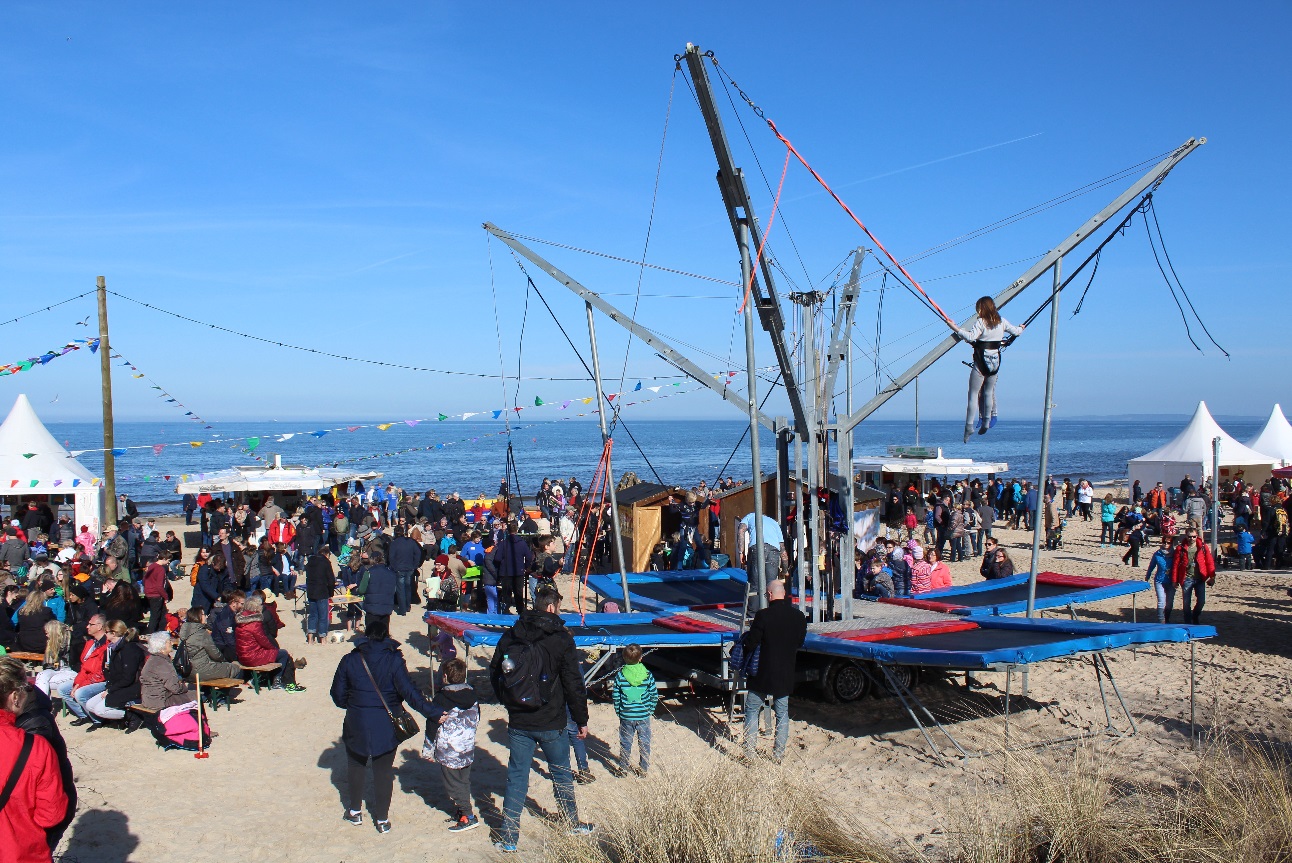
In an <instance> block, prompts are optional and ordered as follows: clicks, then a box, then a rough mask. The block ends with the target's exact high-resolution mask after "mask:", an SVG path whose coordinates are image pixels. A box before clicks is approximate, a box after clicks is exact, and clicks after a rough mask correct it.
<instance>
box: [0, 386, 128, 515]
mask: <svg viewBox="0 0 1292 863" xmlns="http://www.w3.org/2000/svg"><path fill="white" fill-rule="evenodd" d="M51 494H56V495H72V496H73V500H74V501H75V506H76V524H77V527H78V528H79V527H80V526H81V525H86V526H87V527H89V529H90V530H91V532H93V533H94V534H95V535H98V533H99V530H100V528H101V526H102V525H101V522H102V520H103V487H102V485H100V484H99V480H98V479H96V478H95V476H94V474H92V473H90V471H89V470H88V469H87V468H86V467H85V465H83V464H81V463H80V462H79V461H77V460H76V459H74V458H72V456H71V454H70V453H68V451H67V450H65V449H63V447H62V445H61V444H59V442H58V441H57V440H55V439H54V436H53V435H52V434H50V433H49V429H47V428H45V424H44V423H42V422H41V421H40V417H38V416H36V411H35V410H33V409H32V406H31V402H29V401H28V400H27V396H25V395H22V394H19V396H18V398H17V399H16V400H15V401H14V403H13V408H12V409H11V410H10V411H9V416H8V417H7V418H6V419H5V421H4V424H3V425H0V496H2V497H35V498H44V496H46V495H51Z"/></svg>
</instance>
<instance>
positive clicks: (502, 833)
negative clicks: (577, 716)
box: [498, 725, 579, 845]
mask: <svg viewBox="0 0 1292 863" xmlns="http://www.w3.org/2000/svg"><path fill="white" fill-rule="evenodd" d="M507 748H508V749H509V750H510V755H509V756H508V758H507V793H506V795H505V796H504V797H503V803H502V829H500V830H499V831H498V833H499V837H500V839H501V840H502V842H503V844H506V845H515V844H516V840H517V839H519V838H520V811H521V810H522V809H523V808H525V798H526V797H527V796H529V770H530V767H531V766H532V764H533V761H534V751H535V750H536V749H542V750H543V758H544V759H545V760H546V761H547V767H548V770H549V771H550V772H551V774H552V785H553V786H554V789H555V793H556V805H557V806H558V807H559V808H560V810H561V816H562V817H563V818H564V819H565V820H566V821H568V822H569V823H571V824H577V823H578V822H579V810H578V807H577V806H576V805H575V802H574V774H573V773H572V772H571V771H570V737H569V735H568V734H566V733H565V729H564V728H558V729H556V730H555V731H526V730H525V729H523V728H515V727H512V726H510V725H509V726H508V728H507Z"/></svg>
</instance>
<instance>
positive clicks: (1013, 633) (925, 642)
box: [874, 628, 1081, 652]
mask: <svg viewBox="0 0 1292 863" xmlns="http://www.w3.org/2000/svg"><path fill="white" fill-rule="evenodd" d="M1080 637H1081V636H1079V635H1074V634H1073V633H1071V632H1054V631H1048V632H1028V631H1027V630H1024V629H981V628H979V629H962V630H960V631H958V632H935V633H931V634H929V635H912V636H909V637H907V638H891V639H887V638H886V639H884V640H883V641H877V642H874V643H875V644H888V645H892V646H893V647H915V648H919V649H921V650H956V651H960V652H965V651H968V652H975V651H987V650H1002V649H1008V648H1012V647H1035V646H1036V645H1038V644H1057V643H1059V642H1061V641H1071V640H1073V639H1074V638H1080Z"/></svg>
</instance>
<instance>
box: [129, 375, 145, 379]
mask: <svg viewBox="0 0 1292 863" xmlns="http://www.w3.org/2000/svg"><path fill="white" fill-rule="evenodd" d="M130 377H132V378H141V377H143V375H131V376H130Z"/></svg>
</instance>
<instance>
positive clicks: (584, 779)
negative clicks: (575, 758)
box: [574, 770, 597, 785]
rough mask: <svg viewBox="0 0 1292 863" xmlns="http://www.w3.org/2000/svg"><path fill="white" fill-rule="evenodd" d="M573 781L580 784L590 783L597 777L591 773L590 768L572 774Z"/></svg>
mask: <svg viewBox="0 0 1292 863" xmlns="http://www.w3.org/2000/svg"><path fill="white" fill-rule="evenodd" d="M574 781H575V782H577V783H579V784H580V785H591V784H592V783H593V782H596V781H597V777H595V776H593V775H592V771H591V770H580V771H579V772H578V773H576V774H574Z"/></svg>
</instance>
